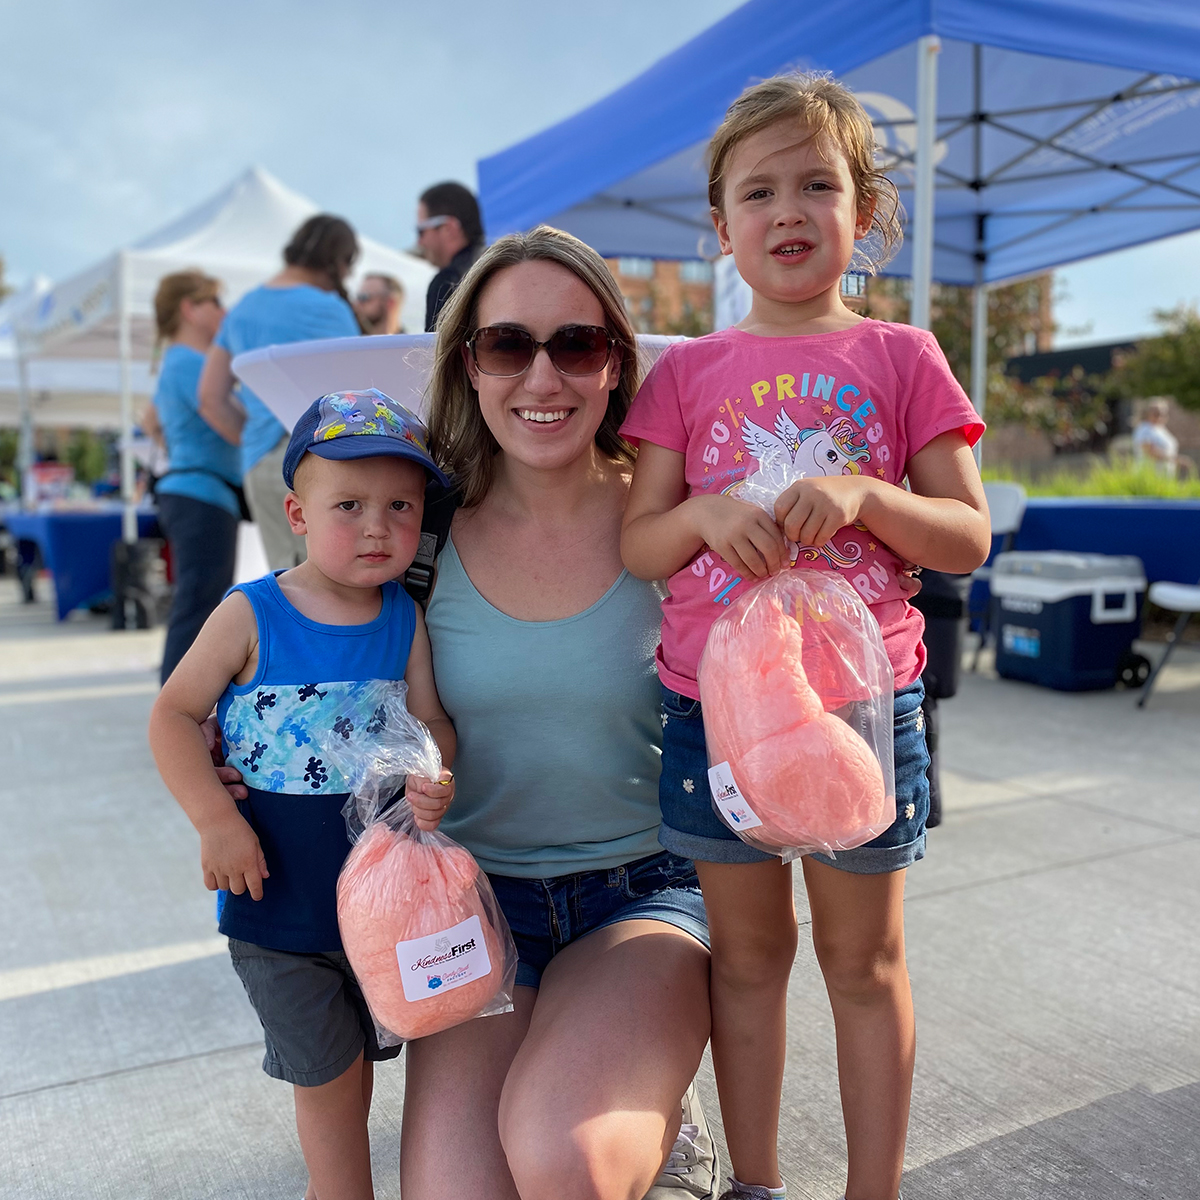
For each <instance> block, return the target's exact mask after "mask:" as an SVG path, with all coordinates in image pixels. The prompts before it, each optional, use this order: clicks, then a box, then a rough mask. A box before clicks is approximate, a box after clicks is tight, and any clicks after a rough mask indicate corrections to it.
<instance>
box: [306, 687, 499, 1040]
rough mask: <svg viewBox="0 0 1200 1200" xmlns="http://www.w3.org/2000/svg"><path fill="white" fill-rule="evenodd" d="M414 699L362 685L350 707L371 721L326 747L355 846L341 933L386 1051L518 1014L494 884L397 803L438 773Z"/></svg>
mask: <svg viewBox="0 0 1200 1200" xmlns="http://www.w3.org/2000/svg"><path fill="white" fill-rule="evenodd" d="M407 692H408V688H407V686H406V685H405V684H404V683H403V682H391V681H378V680H376V681H371V682H368V683H363V684H361V685H359V687H358V689H357V694H356V695H355V696H354V698H353V700H354V703H353V707H354V708H355V709H356V710H357V711H358V712H361V713H369V714H371V715H370V717H369V719H367V720H364V721H363V722H361V723H360V725H359V726H358V727H357V728H355V729H353V730H347V729H345V728H343V729H342V730H341V731H334V732H332V733H331V736H330V737H329V738H328V739H326V744H325V746H324V749H325V751H326V754H327V755H328V757H329V758H330V759H332V761H333V762H334V764H335V765H336V766H337V767H338V769H339V770H340V771H341V772H342V774H343V775H344V776H345V778H346V780H347V781H348V783H349V786H350V790H351V794H350V798H349V799H348V800H347V802H346V806H345V808H344V810H343V812H344V814H345V816H346V824H347V828H348V829H349V831H350V840H351V841H352V842H353V843H354V846H353V848H352V849H351V851H350V853H349V855H348V856H347V857H346V862H345V864H344V865H343V867H342V871H341V874H340V875H339V877H338V888H337V911H338V927H339V929H340V930H341V935H342V945H343V947H344V949H345V952H346V957H347V958H348V959H349V960H350V965H351V967H353V968H354V973H355V975H356V976H357V977H358V982H359V986H360V987H361V988H362V992H363V995H364V996H365V997H366V1000H367V1004H368V1006H369V1007H370V1010H371V1015H372V1017H373V1018H374V1020H375V1024H376V1026H378V1027H379V1033H380V1036H381V1045H395V1044H396V1043H398V1042H402V1041H410V1040H411V1039H413V1038H419V1037H427V1036H428V1035H429V1034H432V1033H440V1032H441V1031H442V1030H443V1029H449V1028H450V1027H451V1026H454V1025H459V1024H461V1023H462V1022H463V1021H467V1020H470V1019H471V1018H472V1017H484V1016H491V1015H493V1014H495V1013H502V1012H508V1011H510V1010H511V1009H512V992H513V983H514V980H515V978H516V973H517V951H516V946H515V945H514V944H513V939H512V934H511V933H510V931H509V928H508V922H507V921H505V919H504V914H503V913H502V912H501V911H500V907H499V905H498V904H497V903H496V897H495V895H494V894H493V892H492V887H491V884H490V883H489V882H488V879H487V876H486V875H485V874H484V873H483V872H482V871H481V870H480V869H479V865H478V863H476V861H475V859H474V858H473V857H472V856H471V854H470V853H469V852H468V851H467V850H465V849H464V848H463V847H462V846H460V845H459V844H458V843H457V842H455V841H453V840H452V839H450V838H448V837H446V836H445V834H442V833H436V832H434V833H430V832H426V831H425V830H421V829H418V828H417V825H416V822H415V820H414V819H413V812H412V808H411V806H410V805H409V803H408V801H407V800H405V799H404V798H403V796H402V795H401V794H400V793H401V790H402V788H403V785H404V780H405V777H406V776H407V775H410V774H412V775H421V776H424V777H425V778H426V779H437V778H438V777H439V775H440V773H441V770H442V759H441V755H440V753H439V752H438V748H437V743H436V742H434V740H433V737H432V736H431V735H430V733H429V730H428V729H427V728H426V727H425V726H424V725H423V724H422V723H421V722H420V721H419V720H417V718H416V717H414V716H413V715H412V714H411V713H410V712H409V711H408V709H407V707H406V705H405V697H406V695H407Z"/></svg>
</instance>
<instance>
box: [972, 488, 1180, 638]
mask: <svg viewBox="0 0 1200 1200" xmlns="http://www.w3.org/2000/svg"><path fill="white" fill-rule="evenodd" d="M999 545H1000V539H999V538H995V539H993V542H992V555H993V556H994V555H995V553H996V550H997V549H998V548H999ZM1013 549H1014V550H1067V551H1072V550H1073V551H1076V552H1077V553H1080V554H1136V555H1137V556H1138V558H1140V559H1141V560H1142V565H1143V566H1144V567H1145V568H1146V578H1147V580H1148V581H1149V582H1150V583H1157V582H1158V581H1159V580H1169V581H1170V582H1172V583H1195V582H1196V581H1197V580H1200V500H1151V499H1143V498H1142V497H1140V496H1095V497H1091V496H1037V497H1031V498H1030V500H1029V504H1028V506H1027V507H1026V509H1025V519H1024V520H1023V521H1022V522H1021V529H1020V532H1019V533H1018V534H1017V537H1016V540H1015V542H1014V544H1013ZM988 562H991V558H990V557H989V559H988ZM987 604H988V586H987V584H986V583H983V582H979V581H976V583H975V584H974V585H973V586H972V588H971V612H972V613H976V614H978V613H981V612H983V611H984V609H986V608H987ZM972 624H973V626H974V627H975V628H978V625H979V622H978V619H975V620H973V622H972Z"/></svg>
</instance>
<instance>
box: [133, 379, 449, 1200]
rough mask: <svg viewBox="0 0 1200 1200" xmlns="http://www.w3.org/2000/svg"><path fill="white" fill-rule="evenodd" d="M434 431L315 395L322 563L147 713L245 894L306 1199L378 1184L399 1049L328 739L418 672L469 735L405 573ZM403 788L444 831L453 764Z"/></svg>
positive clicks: (240, 626) (307, 452) (271, 1052)
mask: <svg viewBox="0 0 1200 1200" xmlns="http://www.w3.org/2000/svg"><path fill="white" fill-rule="evenodd" d="M426 437H427V435H426V432H425V428H424V426H422V425H421V423H420V422H419V421H418V420H417V419H416V418H415V417H414V416H413V415H412V413H410V412H408V410H407V409H405V408H403V407H402V406H401V405H399V404H396V403H395V401H393V400H392V399H391V398H390V397H388V396H385V395H384V394H383V393H382V392H379V391H374V390H371V391H365V392H338V393H334V394H332V395H329V396H323V397H321V399H319V400H317V401H315V402H314V403H313V405H312V406H311V407H310V409H309V410H308V412H307V413H306V414H305V415H304V416H303V417H301V418H300V420H299V422H297V425H296V429H295V431H294V433H293V434H292V437H291V441H290V443H289V445H288V447H287V453H286V455H285V457H284V461H283V468H282V471H281V475H282V476H283V478H284V480H285V482H286V484H287V487H288V489H289V491H288V497H287V506H288V516H289V519H290V520H291V522H292V525H293V527H294V528H295V529H296V530H297V532H299V533H301V534H304V535H305V536H306V537H307V539H308V557H307V558H306V560H305V561H304V562H303V563H301V564H300V565H299V566H297V567H294V568H292V569H291V570H287V571H281V572H279V573H278V574H270V575H265V576H263V578H261V579H257V580H254V581H253V582H251V583H244V584H239V585H238V586H237V587H236V588H234V589H233V590H232V591H231V592H230V593H229V595H228V596H227V597H226V598H225V600H224V601H223V602H222V603H221V604H220V606H219V607H218V608H217V610H216V611H215V612H214V613H213V615H212V617H211V618H210V619H209V621H208V623H207V624H206V625H205V626H204V628H203V629H202V630H201V632H200V635H199V637H198V638H197V639H196V642H195V645H193V647H192V649H191V650H190V651H189V652H188V654H187V656H186V657H185V658H184V660H183V662H182V663H180V665H179V669H178V670H177V671H176V672H175V674H174V675H172V676H171V678H170V679H169V680H168V681H167V683H166V685H165V686H164V688H163V690H162V692H160V693H159V697H158V700H157V702H156V703H155V705H154V711H153V714H152V716H151V718H150V745H151V748H152V749H153V751H154V756H155V759H156V761H157V763H158V768H159V771H160V772H161V773H162V777H163V779H164V781H165V782H166V784H167V786H168V787H169V788H170V789H171V792H172V793H173V795H174V796H175V798H176V799H177V800H178V801H179V804H180V806H181V807H182V808H183V810H184V812H186V813H187V815H188V817H189V818H190V820H191V822H192V824H193V825H194V826H195V827H196V830H197V832H198V833H199V834H200V864H201V868H202V871H203V874H204V882H205V885H206V886H207V887H208V888H209V889H217V888H220V889H223V890H225V891H227V892H228V895H227V898H226V902H225V906H224V909H223V911H222V913H221V923H220V929H221V932H222V933H223V934H225V935H226V936H227V937H228V938H229V954H230V958H231V960H232V962H233V966H234V969H235V970H236V971H237V973H238V976H239V977H240V979H241V981H242V984H243V986H244V987H245V989H246V993H247V995H248V996H249V998H250V1002H251V1004H252V1005H253V1006H254V1009H255V1012H256V1013H257V1014H258V1017H259V1020H260V1021H261V1022H262V1026H263V1032H264V1037H265V1041H266V1055H265V1057H264V1059H263V1070H264V1071H266V1072H267V1074H268V1075H270V1076H272V1077H273V1078H276V1079H282V1080H285V1081H287V1082H288V1083H291V1084H292V1085H293V1089H294V1098H295V1104H296V1126H297V1130H298V1132H299V1135H300V1148H301V1150H302V1151H303V1153H304V1160H305V1163H306V1165H307V1166H308V1170H309V1176H310V1180H311V1183H310V1187H309V1192H308V1194H309V1195H310V1196H313V1195H315V1196H318V1197H321V1198H322V1200H333V1198H334V1197H340V1198H342V1200H370V1198H371V1197H372V1196H373V1195H374V1193H373V1191H372V1187H371V1154H370V1146H369V1144H368V1134H367V1116H368V1110H369V1108H370V1097H371V1087H372V1082H373V1072H374V1066H373V1064H374V1063H376V1062H380V1061H383V1060H386V1059H390V1058H395V1057H396V1055H397V1054H398V1053H399V1047H398V1046H391V1047H387V1046H380V1044H379V1041H378V1039H377V1036H376V1028H375V1022H374V1021H373V1020H372V1018H371V1014H370V1012H369V1011H368V1009H367V1005H366V1001H365V1000H364V998H363V994H362V990H361V988H360V987H359V985H358V981H357V979H356V978H355V975H354V970H353V968H352V967H351V966H350V963H349V961H348V960H347V958H346V955H345V953H344V951H343V947H342V940H341V936H340V933H339V929H338V920H337V879H338V873H339V872H340V870H341V868H342V863H343V861H344V860H345V858H346V854H347V852H348V851H349V849H350V842H349V839H348V837H347V831H346V822H345V820H344V819H343V816H342V810H343V806H344V804H345V801H346V800H347V798H348V793H349V785H348V783H347V781H346V779H345V778H344V777H343V775H342V774H341V772H340V771H339V769H338V767H337V765H336V764H335V763H334V762H333V761H331V760H330V759H329V758H328V756H327V752H326V751H325V750H324V749H323V744H324V742H325V739H326V738H327V737H328V736H329V734H330V731H331V730H342V729H343V728H345V726H344V725H343V722H348V723H349V725H350V727H351V728H353V727H361V726H362V725H363V723H364V722H365V723H368V724H369V723H370V722H371V721H372V720H375V719H377V717H378V714H377V713H376V714H373V713H372V710H371V708H370V707H367V708H365V709H364V708H363V703H364V700H363V693H362V690H361V689H359V688H358V687H357V686H356V685H357V684H359V683H361V682H363V681H366V680H373V679H385V680H400V679H403V680H404V681H405V683H406V684H407V688H408V691H407V707H408V710H409V712H411V713H412V714H413V716H415V717H417V718H418V719H420V720H422V721H424V722H425V724H426V725H427V726H428V728H429V731H430V733H431V734H432V735H433V737H434V739H435V740H436V741H437V744H438V747H439V749H440V751H441V756H442V761H443V762H444V763H446V764H447V765H449V764H451V763H452V762H453V759H454V752H455V747H456V739H455V733H454V726H453V725H451V723H450V719H449V718H448V717H447V716H446V712H445V710H444V709H443V708H442V705H441V702H440V701H439V699H438V695H437V689H436V686H435V684H434V677H433V660H432V654H431V651H430V646H429V636H428V634H427V632H426V629H425V621H424V618H423V617H422V615H421V612H420V610H419V609H418V608H417V606H416V605H415V604H414V603H413V600H412V598H411V597H410V596H409V595H408V593H407V592H406V591H404V589H403V588H401V587H400V586H399V585H398V584H397V583H396V582H395V580H396V578H397V577H398V576H402V575H403V574H404V572H405V570H406V569H407V568H408V566H409V565H410V564H411V563H412V561H413V558H414V556H415V555H416V552H417V547H418V544H419V541H420V538H421V517H422V513H423V509H424V502H425V493H426V489H427V487H428V486H429V485H430V484H431V483H432V484H435V485H441V487H446V486H447V485H448V482H449V481H448V480H447V478H446V476H445V475H444V474H443V473H442V471H441V470H440V469H439V468H438V466H437V465H436V464H435V463H434V461H433V459H432V458H431V457H430V456H429V452H428V450H427V448H426ZM370 703H372V704H373V703H374V701H371V702H370ZM214 704H215V705H216V706H217V715H218V719H219V721H220V727H221V742H222V747H223V749H224V755H225V762H226V766H227V768H228V767H234V766H236V767H237V768H238V769H239V770H240V771H241V772H242V773H243V776H244V778H245V779H246V782H247V787H246V797H245V799H243V800H241V801H240V802H238V803H237V804H235V803H234V801H233V800H232V799H231V798H230V796H229V795H228V794H227V793H226V791H225V790H224V788H223V787H222V786H221V782H220V779H221V777H220V776H219V775H218V773H217V771H216V769H215V768H214V766H213V763H212V761H211V760H210V758H209V752H208V749H207V747H206V745H205V739H204V734H203V732H202V729H201V726H202V723H204V722H205V720H206V718H207V717H208V714H209V713H210V712H211V711H212V708H213V705H214ZM343 736H345V735H343ZM405 794H406V796H407V798H408V800H409V802H410V803H411V805H412V808H413V816H414V819H415V821H416V823H417V825H418V826H419V827H420V828H421V829H434V828H436V827H437V825H438V822H439V821H440V820H441V818H442V816H443V815H444V814H445V812H446V809H447V807H448V806H449V804H450V801H451V800H452V798H453V796H454V783H453V775H452V774H451V772H450V771H449V770H448V769H444V770H443V771H442V773H441V774H440V776H439V778H438V779H436V780H433V779H428V778H422V777H419V776H416V775H409V776H408V778H407V783H406V791H405Z"/></svg>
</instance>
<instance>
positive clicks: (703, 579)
mask: <svg viewBox="0 0 1200 1200" xmlns="http://www.w3.org/2000/svg"><path fill="white" fill-rule="evenodd" d="M953 429H961V430H962V431H963V433H964V435H965V436H966V439H967V441H968V443H969V444H971V445H974V444H975V443H976V442H977V441H978V440H979V438H980V437H981V436H982V435H983V430H984V424H983V421H982V420H980V418H979V414H978V413H977V412H976V411H975V409H974V407H973V406H972V404H971V401H970V400H969V399H968V398H967V395H966V393H965V392H964V391H963V389H962V387H961V386H960V385H959V383H958V380H956V379H955V378H954V375H953V373H952V372H951V370H950V366H949V364H948V363H947V362H946V357H945V355H944V354H942V351H941V347H940V346H939V345H938V344H937V341H936V339H935V338H934V336H933V335H932V334H931V333H929V332H927V331H925V330H923V329H914V328H912V327H911V326H909V325H893V324H890V323H888V322H886V321H870V320H868V321H862V322H860V323H859V324H858V325H855V326H853V327H851V328H850V329H844V330H840V331H838V332H836V333H820V334H812V335H809V336H806V337H781V338H772V337H758V336H756V335H754V334H749V333H744V332H743V331H741V330H740V329H726V330H723V331H722V332H720V333H712V334H709V335H708V336H706V337H702V338H697V339H695V340H694V341H689V342H677V343H675V344H674V345H671V346H668V347H667V349H666V350H665V351H664V352H663V354H662V356H661V357H660V358H659V360H658V361H657V362H656V363H655V364H654V366H653V368H652V369H651V371H650V373H649V375H647V377H646V380H645V382H644V383H643V384H642V386H641V389H640V390H639V391H638V394H637V396H636V397H635V399H634V401H633V405H632V407H631V408H630V410H629V416H628V418H627V419H626V421H625V424H624V425H623V426H622V427H621V432H622V434H624V436H625V437H627V438H628V439H629V440H630V441H633V442H638V441H648V442H653V443H654V444H655V445H658V446H663V447H665V448H666V449H668V450H677V451H679V452H680V453H681V454H683V455H685V463H684V471H685V475H686V478H687V484H688V494H689V496H695V495H704V494H721V493H725V492H728V491H729V490H730V489H731V488H732V487H733V486H734V485H735V484H737V483H738V482H739V481H741V480H742V479H744V478H745V476H746V475H747V474H749V473H751V472H752V471H753V470H756V469H757V465H758V460H759V458H760V457H762V456H763V455H764V454H768V453H771V452H776V453H777V452H779V450H780V449H781V448H782V450H783V451H784V452H785V453H787V454H788V456H789V457H790V458H791V459H792V461H793V462H794V463H795V464H796V465H797V466H798V467H800V468H801V469H803V470H804V472H805V474H806V477H807V478H810V479H811V478H813V477H815V476H817V475H848V474H859V473H864V474H870V475H872V476H874V477H875V478H877V479H884V480H886V481H887V482H888V483H893V484H895V485H897V486H903V480H904V476H905V472H906V469H907V464H908V461H909V459H910V458H911V457H912V456H913V455H914V454H916V453H917V451H918V450H920V449H921V448H922V447H924V446H926V445H928V444H929V442H931V441H932V440H933V439H934V438H935V437H937V436H938V435H939V434H943V433H948V432H949V431H950V430H953ZM796 565H797V566H802V567H815V568H818V569H821V570H828V571H836V572H837V573H838V574H840V575H842V576H843V577H844V578H845V579H847V580H848V581H849V582H850V584H851V585H852V586H853V587H854V589H855V590H856V591H857V592H858V594H859V595H860V596H862V598H863V599H864V600H865V601H866V602H867V604H868V605H869V607H870V609H871V611H872V613H874V615H875V618H876V620H877V621H878V622H879V627H880V630H881V631H882V633H883V641H884V646H885V647H886V648H887V652H888V657H889V659H890V660H891V664H892V670H893V672H894V673H895V676H896V687H897V688H902V687H907V686H908V685H909V684H910V683H912V682H913V681H914V680H916V679H917V678H918V677H919V676H920V674H921V671H922V670H923V669H924V666H925V647H924V645H923V644H922V641H921V635H922V633H923V632H924V629H925V622H924V619H923V618H922V616H921V614H920V613H919V612H917V610H916V609H914V608H913V607H912V606H911V605H910V604H909V603H908V601H907V600H906V599H905V598H904V592H903V590H902V589H901V587H900V584H899V583H898V582H897V579H898V576H899V575H900V574H901V573H902V570H903V563H902V561H901V559H900V558H899V557H898V556H897V555H896V554H895V553H893V551H892V550H890V549H889V548H888V547H887V546H885V545H884V544H882V543H881V542H880V541H879V540H878V539H877V538H875V537H873V536H872V535H871V534H870V533H868V532H867V531H866V530H865V529H863V528H861V527H859V526H847V527H846V528H845V529H842V530H841V531H840V532H839V533H837V534H836V535H835V536H834V537H833V539H832V540H831V541H830V542H828V543H827V544H826V545H824V546H819V547H817V546H807V547H801V548H800V553H799V556H798V558H797V560H796ZM753 583H754V580H753V579H750V580H744V579H742V578H741V576H739V575H738V574H737V572H735V571H734V569H733V568H732V567H731V566H730V565H729V564H728V563H727V562H725V560H724V559H723V558H721V557H720V556H719V555H717V554H715V553H714V552H713V551H711V550H709V549H707V548H705V549H703V550H702V551H701V553H700V554H699V555H697V556H696V558H695V560H694V561H692V562H691V563H689V564H688V565H687V566H686V567H684V568H683V569H682V570H681V571H678V572H676V574H675V575H673V576H672V577H671V579H670V580H669V581H668V587H669V590H670V594H669V595H668V597H667V598H666V600H664V601H663V629H662V644H661V645H660V646H659V650H658V671H659V677H660V678H661V679H662V681H663V683H664V684H666V685H667V687H669V688H672V689H674V690H675V691H677V692H680V693H682V694H683V695H685V696H690V697H692V698H693V699H699V697H700V692H699V688H698V687H697V685H696V669H697V667H698V665H699V662H700V654H701V652H702V651H703V649H704V643H705V641H706V639H707V637H708V630H709V627H710V626H711V625H712V623H713V621H714V620H716V618H717V616H718V615H719V614H720V613H721V612H723V611H724V610H725V607H726V606H728V605H729V604H730V603H731V602H732V601H733V600H735V599H737V597H738V596H739V595H740V594H741V593H742V592H743V591H745V589H746V588H747V587H749V586H750V585H751V584H753Z"/></svg>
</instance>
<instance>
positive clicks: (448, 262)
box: [417, 183, 484, 333]
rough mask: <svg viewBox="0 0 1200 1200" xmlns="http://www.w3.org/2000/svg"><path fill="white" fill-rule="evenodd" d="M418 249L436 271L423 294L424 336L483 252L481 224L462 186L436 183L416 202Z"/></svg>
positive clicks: (468, 192) (475, 205)
mask: <svg viewBox="0 0 1200 1200" xmlns="http://www.w3.org/2000/svg"><path fill="white" fill-rule="evenodd" d="M417 245H418V247H419V248H420V251H421V253H422V254H423V255H424V256H425V259H426V261H427V262H430V263H432V264H433V265H434V266H435V267H437V268H438V273H437V274H436V275H435V276H434V277H433V278H432V279H431V280H430V281H429V291H428V292H426V293H425V332H426V333H432V332H433V330H434V328H435V326H436V325H437V319H438V313H440V312H441V311H442V308H443V307H444V306H445V303H446V301H447V300H449V299H450V293H451V292H453V291H454V289H455V288H456V287H458V283H459V280H460V279H462V277H463V276H464V275H465V274H466V273H467V272H468V271H469V270H470V269H471V264H472V263H473V262H474V261H475V260H476V259H477V258H478V257H479V256H480V254H481V253H482V252H483V246H484V237H483V221H482V219H481V218H480V216H479V202H478V201H477V200H476V199H475V195H474V193H473V192H472V191H471V190H470V189H469V188H465V187H463V185H462V184H461V183H435V184H434V185H433V187H431V188H426V189H425V191H424V192H422V193H421V199H420V200H419V201H418V202H417Z"/></svg>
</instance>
